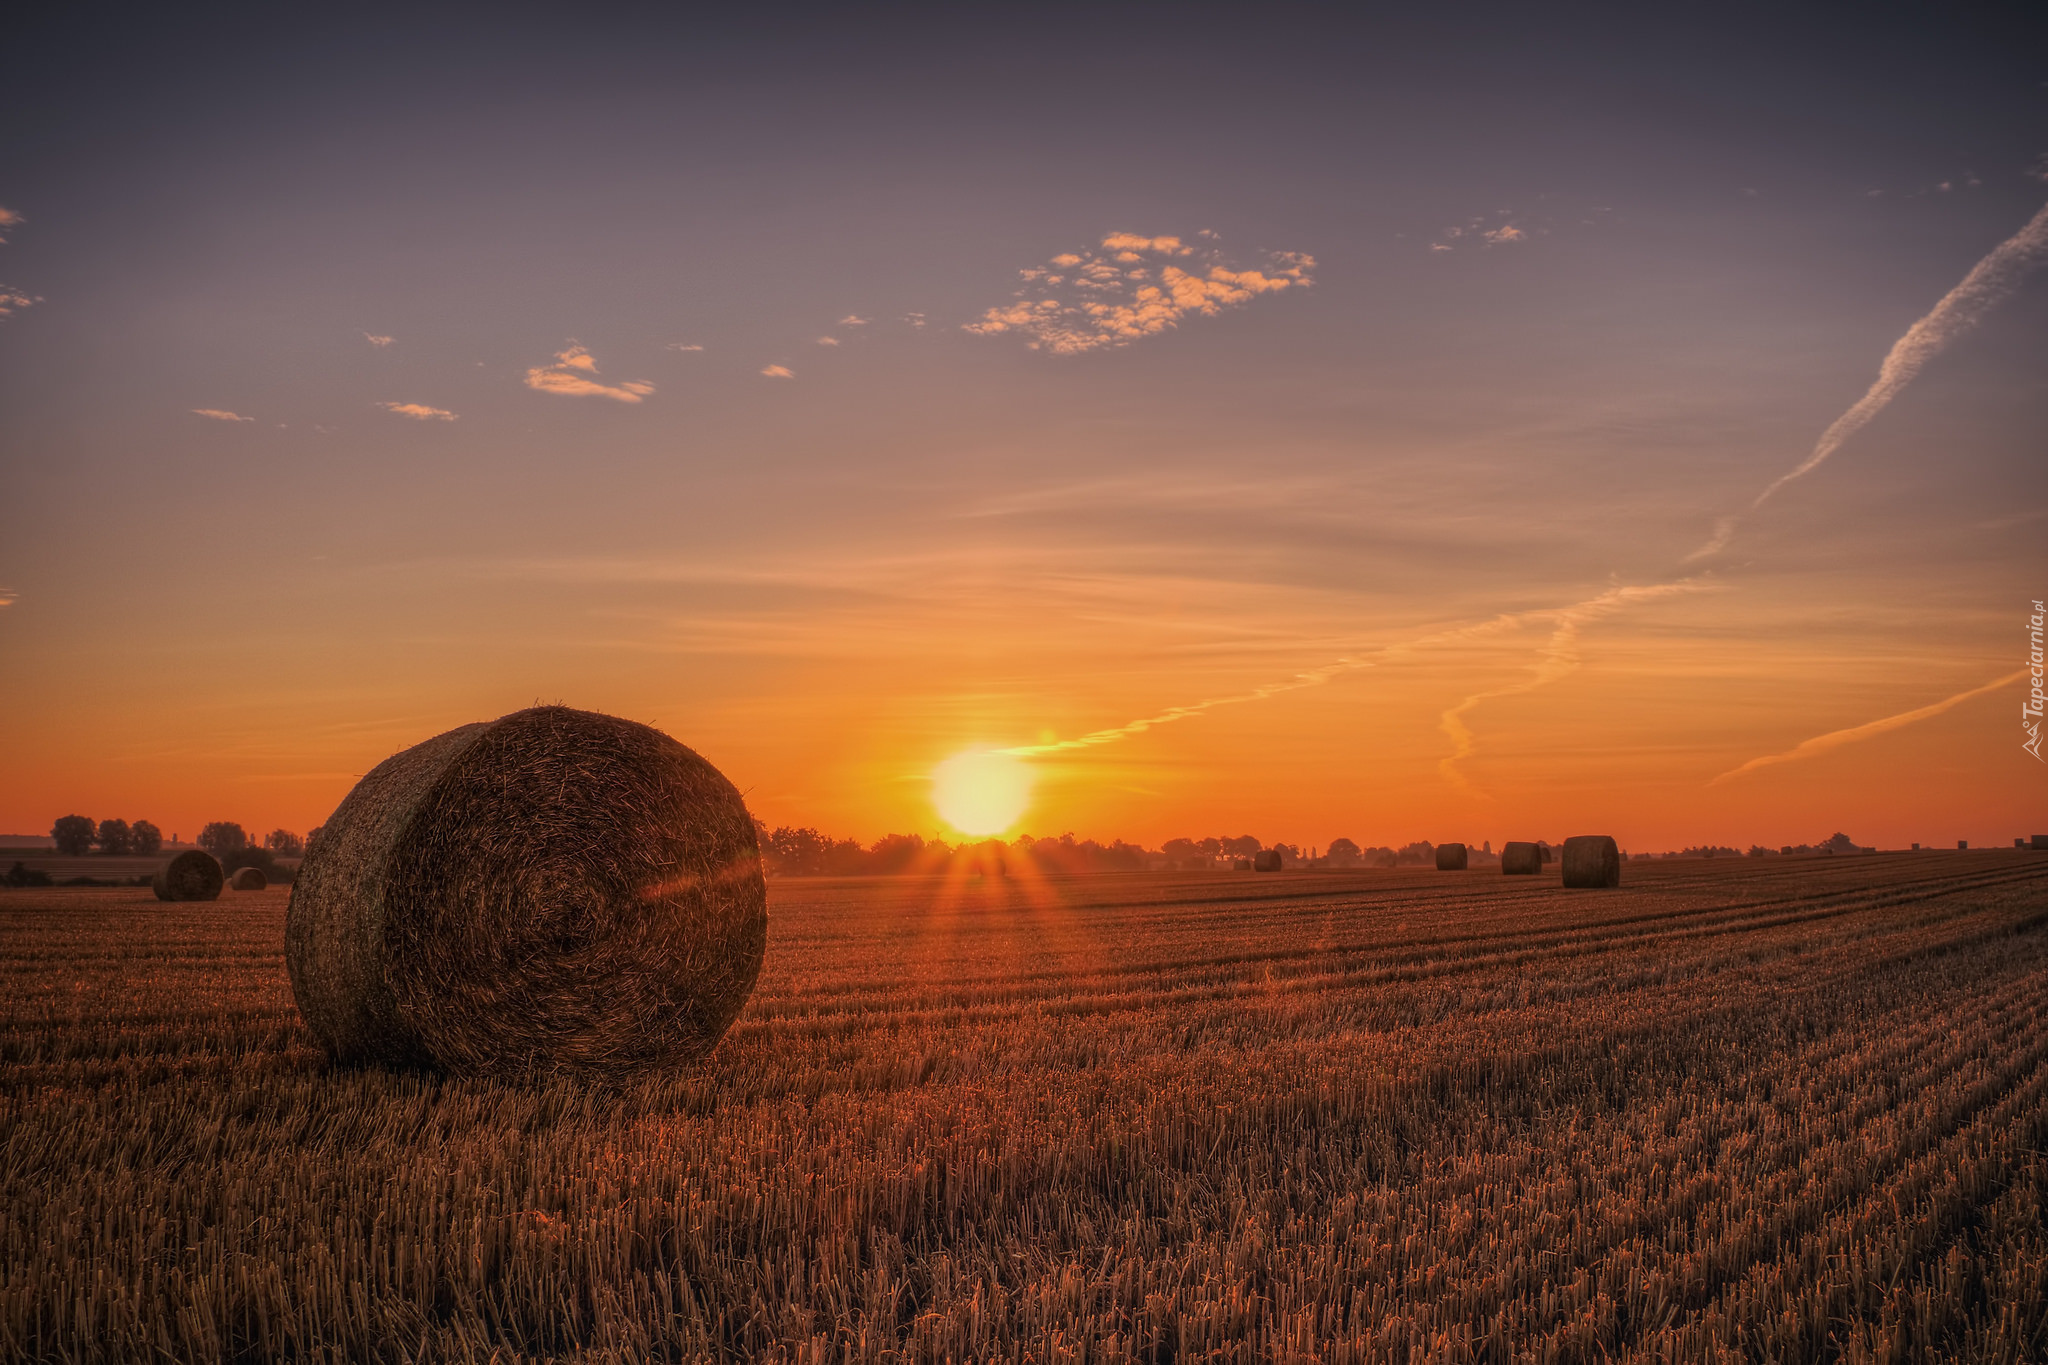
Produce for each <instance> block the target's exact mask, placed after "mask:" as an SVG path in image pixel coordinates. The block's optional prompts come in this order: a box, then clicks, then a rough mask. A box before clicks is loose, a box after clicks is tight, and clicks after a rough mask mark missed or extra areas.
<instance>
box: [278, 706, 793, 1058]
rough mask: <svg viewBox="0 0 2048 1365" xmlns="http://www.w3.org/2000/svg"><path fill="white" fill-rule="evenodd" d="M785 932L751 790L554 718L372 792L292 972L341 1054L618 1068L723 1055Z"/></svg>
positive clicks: (328, 857) (678, 755) (509, 719)
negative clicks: (749, 801) (771, 918)
mask: <svg viewBox="0 0 2048 1365" xmlns="http://www.w3.org/2000/svg"><path fill="white" fill-rule="evenodd" d="M767 935H768V909H767V889H766V887H765V886H764V884H763V883H762V880H761V857H760V850H759V848H758V847H757V845H756V843H755V838H754V823H753V819H752V817H751V816H749V815H748V813H747V807H746V803H745V802H743V801H742V800H741V799H740V794H739V792H738V791H736V790H735V789H734V788H733V785H732V784H731V783H730V782H728V781H726V780H725V778H724V777H723V776H722V775H721V774H720V773H719V771H718V770H717V769H716V768H714V767H712V766H711V765H710V764H709V763H707V762H705V761H704V760H703V759H702V758H700V757H698V756H697V755H696V754H695V753H693V752H691V751H690V750H689V749H686V748H684V747H683V746H682V745H680V744H678V743H676V742H675V741H674V740H672V739H670V738H669V737H668V736H667V735H664V734H662V733H661V732H660V731H658V730H653V729H650V728H648V727H647V726H645V725H639V724H636V723H634V722H632V721H628V720H620V719H618V718H616V717H613V716H603V715H598V714H595V713H593V712H589V711H572V710H570V709H569V708H567V707H562V706H540V707H535V708H533V709H532V710H528V711H519V712H515V713H513V714H512V715H509V716H505V717H503V718H501V719H499V720H496V721H491V722H488V723H479V724H475V725H465V726H463V727H461V728H460V729H456V730H450V731H449V732H448V733H446V734H443V735H437V736H435V737H434V738H433V739H430V740H427V741H426V742H425V743H423V744H418V745H415V746H414V747H412V748H410V749H407V750H406V751H405V752H403V753H400V754H397V755H394V756H393V757H391V758H388V759H386V760H384V762H382V763H380V764H378V765H377V766H376V767H375V768H374V769H372V770H371V771H370V772H369V774H368V775H367V776H365V777H364V778H363V780H362V781H361V782H358V783H357V784H356V786H355V789H354V790H353V791H351V792H350V793H349V794H348V796H347V797H346V798H344V799H343V801H342V803H341V805H340V806H339V807H338V808H337V809H336V810H335V812H334V814H333V816H332V817H330V818H329V820H328V821H327V823H326V824H325V825H324V826H323V827H322V829H321V835H320V840H319V842H318V843H317V844H315V845H314V846H313V847H312V848H311V849H310V850H309V851H308V852H307V854H306V858H305V861H304V862H303V863H301V864H300V866H299V874H298V877H297V879H296V880H295V882H294V883H293V886H292V898H291V904H290V908H289V909H288V911H287V912H286V919H285V961H286V965H287V966H288V967H289V969H290V972H291V980H292V993H293V995H294V996H296V997H297V999H298V1004H299V1012H300V1013H301V1014H302V1015H304V1016H305V1019H306V1023H307V1025H308V1026H309V1027H310V1028H311V1029H312V1031H313V1033H314V1035H315V1036H316V1037H318V1038H319V1040H320V1042H321V1043H322V1045H324V1046H325V1047H326V1049H327V1051H328V1052H329V1054H330V1055H331V1056H333V1057H334V1058H335V1059H336V1060H338V1061H344V1062H357V1061H382V1062H390V1063H394V1064H399V1065H428V1066H434V1067H438V1068H441V1069H443V1070H446V1071H450V1072H455V1073H463V1074H486V1075H510V1074H517V1073H525V1072H534V1071H543V1070H551V1069H557V1068H561V1069H568V1070H575V1071H584V1072H595V1073H601V1072H617V1071H634V1070H644V1069H647V1068H650V1067H656V1066H662V1065H666V1064H670V1063H675V1062H681V1061H687V1060H690V1059H693V1058H696V1057H699V1056H701V1055H702V1054H704V1053H705V1052H708V1051H709V1050H710V1049H711V1047H712V1045H713V1044H715V1043H716V1042H717V1041H718V1039H719V1038H720V1036H722V1035H723V1034H724V1032H725V1030H726V1028H727V1027H728V1026H729V1025H730V1024H731V1023H732V1021H733V1018H734V1017H735V1016H736V1015H737V1014H738V1013H739V1012H740V1007H741V1006H742V1005H744V1004H745V1003H746V999H747V996H748V994H749V993H750V992H751V991H752V990H753V988H754V979H755V977H756V976H758V975H759V974H760V970H761V956H762V952H763V949H764V948H765V946H766V943H767Z"/></svg>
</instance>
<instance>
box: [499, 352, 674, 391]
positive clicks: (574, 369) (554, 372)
mask: <svg viewBox="0 0 2048 1365" xmlns="http://www.w3.org/2000/svg"><path fill="white" fill-rule="evenodd" d="M596 375H597V362H596V361H595V360H593V359H592V358H591V355H590V352H589V351H587V350H585V349H584V348H583V347H581V346H579V345H577V344H576V343H574V342H571V343H570V344H569V347H568V349H566V350H561V351H557V352H555V363H554V364H552V365H538V366H535V367H534V368H533V369H530V370H528V371H527V372H526V387H527V388H529V389H532V390H533V391H534V392H536V393H553V394H560V395H562V396H564V397H568V398H609V399H612V400H613V401H615V402H619V403H638V402H639V401H641V400H642V399H643V398H645V397H646V396H647V395H648V394H650V393H653V392H654V385H652V384H650V383H648V382H647V381H646V380H644V379H629V380H626V381H625V382H624V383H622V384H604V383H600V382H599V381H598V380H597V378H596Z"/></svg>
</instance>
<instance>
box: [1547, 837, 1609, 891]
mask: <svg viewBox="0 0 2048 1365" xmlns="http://www.w3.org/2000/svg"><path fill="white" fill-rule="evenodd" d="M1561 861H1562V862H1563V864H1564V884H1565V885H1566V886H1581V887H1601V886H1620V885H1621V849H1620V848H1619V847H1618V846H1617V845H1616V844H1615V842H1614V839H1613V836H1611V835H1606V834H1575V835H1573V836H1572V837H1571V838H1569V839H1567V840H1565V841H1564V857H1563V859H1562V860H1561Z"/></svg>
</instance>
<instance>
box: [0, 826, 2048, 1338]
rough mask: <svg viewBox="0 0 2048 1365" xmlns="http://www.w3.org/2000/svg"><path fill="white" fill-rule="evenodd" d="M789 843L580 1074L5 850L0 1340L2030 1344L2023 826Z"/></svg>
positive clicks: (2038, 1283) (2034, 946) (2042, 947)
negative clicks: (915, 871) (1318, 851)
mask: <svg viewBox="0 0 2048 1365" xmlns="http://www.w3.org/2000/svg"><path fill="white" fill-rule="evenodd" d="M1626 876H1627V877H1628V880H1629V884H1628V885H1627V886H1625V887H1623V888H1622V889H1620V890H1618V891H1604V892H1565V891H1563V890H1561V889H1560V888H1559V887H1558V885H1557V882H1556V879H1555V875H1554V873H1553V874H1552V875H1551V876H1548V877H1545V878H1541V879H1536V878H1526V879H1525V878H1503V877H1501V876H1499V875H1498V874H1497V873H1487V872H1472V873H1463V874H1435V873H1427V872H1409V871H1401V872H1373V873H1361V874H1358V875H1355V876H1333V875H1283V876H1277V877H1261V876H1250V875H1232V874H1186V875H1176V874H1124V875H1114V876H1100V877H1088V878H1071V879H1053V880H1044V881H1025V880H1022V879H1017V880H1011V881H1007V882H1005V881H991V882H987V883H984V882H981V881H979V880H966V881H950V882H949V881H941V880H915V879H876V880H846V881H825V880H820V881H808V882H781V883H771V906H770V913H771V926H770V936H769V949H768V960H767V965H766V968H765V969H764V971H763V974H762V978H761V982H760V986H759V988H758V989H757V991H756V992H755V995H754V998H753V1001H752V1003H751V1004H750V1005H749V1006H748V1008H747V1011H746V1013H745V1014H743V1015H742V1016H741V1018H740V1021H739V1023H738V1024H737V1025H736V1026H735V1027H734V1029H733V1031H732V1033H731V1034H730V1035H729V1036H728V1037H727V1038H726V1040H725V1042H724V1043H723V1044H721V1046H720V1047H719V1049H718V1050H717V1052H716V1053H715V1054H714V1055H713V1056H712V1057H711V1059H710V1060H709V1061H708V1062H707V1063H706V1064H705V1065H704V1066H703V1067H702V1068H701V1069H699V1070H697V1071H694V1072H690V1073H687V1074H678V1075H671V1076H665V1077H660V1078H653V1079H648V1080H644V1081H640V1082H636V1083H634V1084H631V1085H627V1086H623V1087H617V1088H610V1089H604V1088H592V1087H588V1086H583V1085H576V1084H571V1083H568V1082H561V1081H557V1082H550V1083H536V1084H532V1085H524V1086H522V1085H505V1084H497V1083H482V1082H458V1081H447V1080H440V1079H436V1078H433V1077H430V1076H423V1075H416V1074H406V1073H394V1072H385V1071H359V1072H344V1071H334V1070H331V1069H329V1068H328V1067H327V1066H326V1065H325V1063H324V1062H323V1060H322V1058H321V1057H320V1055H319V1054H318V1053H317V1052H316V1051H315V1050H314V1048H313V1047H312V1045H311V1040H310V1038H309V1036H308V1035H307V1033H306V1031H305V1030H304V1028H303V1027H302V1026H301V1025H300V1024H299V1022H298V1018H297V1015H296V1012H295V1011H294V1009H293V1006H292V1001H291V993H290V989H289V986H288V984H287V982H286V979H285V972H284V964H283V958H282V938H283V918H284V906H285V895H286V893H285V892H284V891H282V890H276V891H269V892H263V893H256V894H246V895H230V896H228V897H225V898H223V899H222V900H221V901H220V902H218V903H214V904H207V905H200V906H166V905H160V904H158V903H157V902H156V901H154V900H153V899H151V898H150V893H149V892H148V891H147V890H139V891H137V890H125V889H123V890H94V889H76V890H64V889H58V890H48V891H0V1161H4V1168H0V1179H4V1188H0V1199H4V1204H5V1210H6V1218H5V1220H4V1226H0V1353H4V1355H5V1356H6V1357H8V1358H12V1359H32V1360H95V1361H97V1360H106V1361H138V1360H151V1359H161V1360H251V1361H254V1360H306V1361H312V1360H333V1361H392V1362H397V1361H418V1360H447V1359H475V1360H487V1359H492V1358H495V1359H497V1360H501V1361H503V1360H541V1359H573V1360H618V1361H629V1360H694V1359H706V1358H710V1359H758V1358H766V1359H777V1358H779V1359H787V1360H834V1359H843V1358H853V1359H874V1360H884V1359H914V1360H945V1359H952V1360H984V1359H1013V1358H1014V1359H1041V1360H1123V1359H1144V1360H1179V1361H1191V1360H1286V1359H1297V1360H1311V1359H1314V1360H1330V1361H1343V1360H1373V1361H1381V1360H1402V1361H1409V1360H1424V1359H1427V1360H1485V1361H1508V1360H1606V1359H1617V1358H1619V1359H1687V1360H1701V1359H1715V1358H1717V1357H1725V1358H1728V1359H1743V1360H1761V1359H1780V1360H1824V1359H1834V1358H1842V1359H1891V1360H1900V1359H1925V1358H1930V1357H1964V1358H1968V1359H1972V1360H2037V1359H2041V1358H2043V1357H2044V1355H2048V1230H2044V1227H2043V1215H2042V1205H2043V1199H2044V1195H2048V1155H2044V1148H2048V856H2029V855H2026V854H2023V853H2016V852H2015V853H2008V852H1999V853H1967V854H1965V853H1921V854H1912V855H1878V856H1868V857H1855V858H1839V859H1828V858H1815V859H1766V860H1758V861H1756V862H1748V861H1743V862H1736V863H1730V862H1704V863H1700V862H1695V863H1683V864H1660V865H1655V866H1648V867H1646V866H1644V865H1642V864H1632V865H1630V866H1629V867H1628V868H1627V870H1626Z"/></svg>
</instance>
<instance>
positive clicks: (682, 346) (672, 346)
mask: <svg viewBox="0 0 2048 1365" xmlns="http://www.w3.org/2000/svg"><path fill="white" fill-rule="evenodd" d="M663 349H665V350H670V351H701V350H703V349H704V348H703V347H702V346H699V345H697V344H696V343H695V342H693V341H671V342H670V343H669V344H668V345H667V346H666V347H664V348H663Z"/></svg>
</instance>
